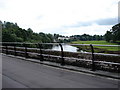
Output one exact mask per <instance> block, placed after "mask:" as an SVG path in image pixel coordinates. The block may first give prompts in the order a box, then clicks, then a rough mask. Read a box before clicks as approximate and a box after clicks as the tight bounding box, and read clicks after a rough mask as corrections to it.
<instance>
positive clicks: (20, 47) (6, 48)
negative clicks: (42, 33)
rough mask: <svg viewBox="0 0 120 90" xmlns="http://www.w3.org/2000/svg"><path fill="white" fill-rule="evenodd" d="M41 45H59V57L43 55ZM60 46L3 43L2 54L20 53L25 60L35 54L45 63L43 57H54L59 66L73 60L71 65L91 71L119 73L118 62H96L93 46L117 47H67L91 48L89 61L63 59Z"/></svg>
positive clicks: (62, 51)
mask: <svg viewBox="0 0 120 90" xmlns="http://www.w3.org/2000/svg"><path fill="white" fill-rule="evenodd" d="M29 45H35V46H36V48H29ZM43 45H59V46H60V48H61V51H60V56H59V55H51V54H50V53H49V54H48V53H47V54H44V53H43V52H45V49H43ZM62 45H64V43H19V42H3V43H2V52H3V53H6V54H14V55H15V56H17V55H18V56H19V55H20V53H21V55H22V56H24V57H25V58H30V56H32V54H35V55H37V58H38V59H39V60H40V61H45V60H46V59H45V57H49V58H48V59H50V57H54V58H56V59H57V58H59V59H60V60H59V61H56V62H59V63H61V65H65V64H70V62H71V61H72V60H74V62H72V64H73V65H78V66H83V67H87V66H88V67H89V68H91V70H92V71H95V70H96V69H98V67H99V68H101V69H104V70H108V71H113V72H114V71H115V72H120V62H117V63H116V62H108V61H97V60H96V59H95V53H94V46H109V47H112V46H115V47H119V45H92V44H90V45H89V44H69V45H74V46H90V48H91V53H90V55H91V57H92V58H91V60H85V59H79V58H71V57H65V52H64V50H63V46H62ZM30 50H31V51H30ZM46 52H47V51H46ZM31 53H32V54H31ZM66 54H67V53H66ZM34 58H35V57H34ZM119 58H120V57H119V56H118V59H119ZM52 59H53V58H52ZM65 59H72V60H70V61H68V60H65ZM118 61H119V60H118ZM86 62H87V63H86ZM106 68H107V69H106ZM108 68H109V69H108Z"/></svg>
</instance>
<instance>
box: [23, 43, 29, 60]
mask: <svg viewBox="0 0 120 90" xmlns="http://www.w3.org/2000/svg"><path fill="white" fill-rule="evenodd" d="M23 46H24V47H25V58H28V53H27V45H26V44H25V43H23Z"/></svg>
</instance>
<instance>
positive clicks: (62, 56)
mask: <svg viewBox="0 0 120 90" xmlns="http://www.w3.org/2000/svg"><path fill="white" fill-rule="evenodd" d="M59 45H60V48H61V59H62V61H61V65H62V66H64V65H65V60H64V53H63V47H62V44H59Z"/></svg>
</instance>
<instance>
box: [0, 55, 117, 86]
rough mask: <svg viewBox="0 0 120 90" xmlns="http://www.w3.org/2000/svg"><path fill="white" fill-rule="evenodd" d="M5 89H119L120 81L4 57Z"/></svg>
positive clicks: (3, 74)
mask: <svg viewBox="0 0 120 90" xmlns="http://www.w3.org/2000/svg"><path fill="white" fill-rule="evenodd" d="M2 63H3V65H2V66H3V68H2V70H3V72H2V78H3V81H2V82H3V88H118V81H117V80H114V79H109V78H105V77H99V76H95V75H89V74H85V73H81V72H74V71H69V70H65V69H60V68H55V67H51V66H46V65H43V64H38V63H33V62H29V61H23V60H21V59H17V58H12V57H8V56H5V55H3V56H2Z"/></svg>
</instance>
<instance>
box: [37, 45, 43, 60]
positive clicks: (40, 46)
mask: <svg viewBox="0 0 120 90" xmlns="http://www.w3.org/2000/svg"><path fill="white" fill-rule="evenodd" d="M38 46H39V49H40V50H39V54H40V55H39V56H40V61H44V57H43V55H42V45H41V44H40V43H38Z"/></svg>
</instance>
